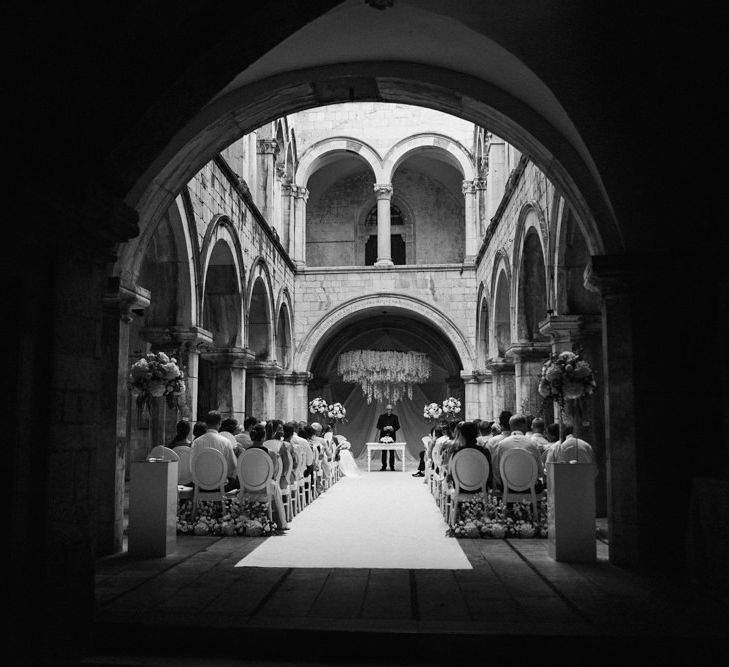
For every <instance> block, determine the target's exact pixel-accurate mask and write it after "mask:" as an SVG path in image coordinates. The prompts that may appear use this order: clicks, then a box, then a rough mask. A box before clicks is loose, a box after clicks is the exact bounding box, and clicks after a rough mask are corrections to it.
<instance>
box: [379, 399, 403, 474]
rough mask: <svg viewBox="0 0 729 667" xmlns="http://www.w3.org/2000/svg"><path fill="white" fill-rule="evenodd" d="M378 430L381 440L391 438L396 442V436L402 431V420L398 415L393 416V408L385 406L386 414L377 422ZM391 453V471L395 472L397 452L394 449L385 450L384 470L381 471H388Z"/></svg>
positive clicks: (383, 458) (383, 456) (383, 454)
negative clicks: (388, 453) (388, 459)
mask: <svg viewBox="0 0 729 667" xmlns="http://www.w3.org/2000/svg"><path fill="white" fill-rule="evenodd" d="M377 428H378V429H379V431H380V438H383V437H385V436H386V435H387V436H390V437H391V438H392V440H393V442H394V441H395V440H396V438H395V434H396V433H397V432H398V431H399V430H400V420H399V419H398V418H397V415H394V414H392V406H391V405H386V406H385V413H384V414H381V415H380V417H379V419H378V420H377ZM388 451H389V452H390V470H395V450H394V449H383V450H382V468H380V470H387V452H388Z"/></svg>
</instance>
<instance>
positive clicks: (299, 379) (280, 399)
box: [275, 371, 311, 421]
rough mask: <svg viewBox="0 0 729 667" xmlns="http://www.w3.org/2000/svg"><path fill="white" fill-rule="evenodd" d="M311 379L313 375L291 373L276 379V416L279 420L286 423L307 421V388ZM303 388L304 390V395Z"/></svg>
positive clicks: (285, 373)
mask: <svg viewBox="0 0 729 667" xmlns="http://www.w3.org/2000/svg"><path fill="white" fill-rule="evenodd" d="M310 378H311V373H296V372H290V371H289V372H282V373H280V374H279V375H278V376H277V377H276V413H275V414H276V416H277V417H278V418H279V419H283V420H284V421H292V420H294V421H299V420H301V419H306V409H307V407H306V387H307V384H308V382H309V379H310ZM301 388H303V390H304V393H303V394H302V392H301V391H300V390H301ZM301 396H303V399H301ZM300 399H301V400H300Z"/></svg>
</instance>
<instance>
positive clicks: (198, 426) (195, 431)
mask: <svg viewBox="0 0 729 667" xmlns="http://www.w3.org/2000/svg"><path fill="white" fill-rule="evenodd" d="M207 430H208V425H207V424H206V423H205V422H195V426H193V427H192V439H193V440H194V439H195V438H197V437H199V436H201V435H202V434H203V433H205V431H207Z"/></svg>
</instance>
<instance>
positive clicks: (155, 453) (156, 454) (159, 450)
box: [147, 445, 180, 462]
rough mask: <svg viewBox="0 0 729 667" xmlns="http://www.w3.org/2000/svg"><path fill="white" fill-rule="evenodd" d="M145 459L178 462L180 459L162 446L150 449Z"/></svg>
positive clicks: (171, 450) (173, 452) (172, 451)
mask: <svg viewBox="0 0 729 667" xmlns="http://www.w3.org/2000/svg"><path fill="white" fill-rule="evenodd" d="M147 458H150V459H164V460H165V461H178V462H179V460H180V457H179V456H178V455H177V454H176V453H175V451H174V450H173V449H170V448H169V447H165V446H164V445H157V446H156V447H152V451H150V452H149V455H148V456H147Z"/></svg>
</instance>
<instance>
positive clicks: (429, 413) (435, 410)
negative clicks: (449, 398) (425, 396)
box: [423, 403, 443, 422]
mask: <svg viewBox="0 0 729 667" xmlns="http://www.w3.org/2000/svg"><path fill="white" fill-rule="evenodd" d="M442 414H443V410H442V409H441V407H440V405H438V404H437V403H429V404H428V405H426V406H425V407H424V408H423V417H424V418H425V419H427V420H428V421H429V422H434V421H435V420H436V419H438V418H439V417H440V416H441V415H442Z"/></svg>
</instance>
